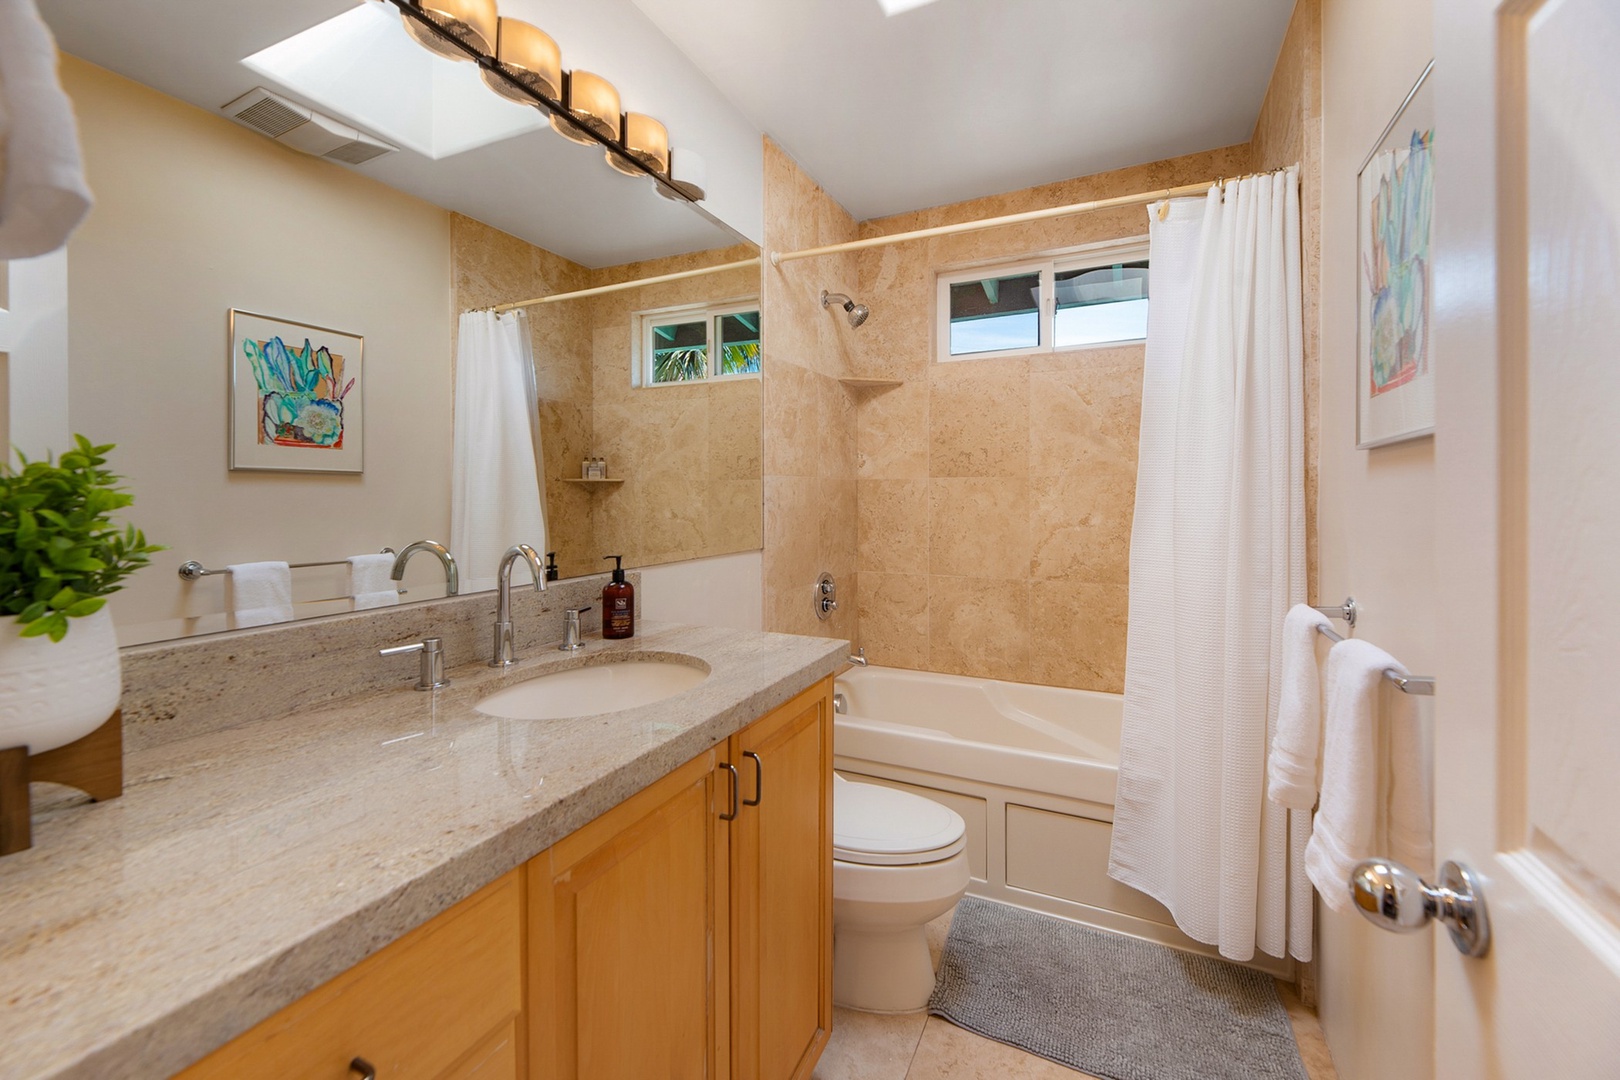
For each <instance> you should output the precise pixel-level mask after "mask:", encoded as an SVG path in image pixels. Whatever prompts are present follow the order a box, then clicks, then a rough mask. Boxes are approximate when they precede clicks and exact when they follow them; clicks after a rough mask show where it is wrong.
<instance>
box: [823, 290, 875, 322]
mask: <svg viewBox="0 0 1620 1080" xmlns="http://www.w3.org/2000/svg"><path fill="white" fill-rule="evenodd" d="M829 304H837V305H838V306H839V307H841V308H843V309H844V311H845V312H846V313H848V315H849V325H850V326H851V327H856V326H859V325H861V323H863V322H865V321H866V320H867V318H868V317H869V316H870V315H871V314H872V309H871V308H869V307H867V306H866V305H865V304H857V303H856V302H855V301H853V300H851V299H850V298H849V297H847V296H845V295H844V294H843V293H830V292H828V291H827V290H826V289H822V290H821V306H822V307H823V308H826V307H827V305H829Z"/></svg>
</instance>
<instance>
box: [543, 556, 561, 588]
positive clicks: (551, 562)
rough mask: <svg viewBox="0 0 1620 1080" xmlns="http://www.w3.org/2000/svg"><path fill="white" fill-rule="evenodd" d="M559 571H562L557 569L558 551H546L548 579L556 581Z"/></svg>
mask: <svg viewBox="0 0 1620 1080" xmlns="http://www.w3.org/2000/svg"><path fill="white" fill-rule="evenodd" d="M559 573H561V571H560V570H558V569H557V553H556V552H555V551H548V552H546V580H547V581H556V580H557V575H558V574H559Z"/></svg>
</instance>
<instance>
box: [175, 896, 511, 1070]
mask: <svg viewBox="0 0 1620 1080" xmlns="http://www.w3.org/2000/svg"><path fill="white" fill-rule="evenodd" d="M521 927H522V886H521V882H520V878H519V875H518V874H517V873H516V872H513V873H511V874H508V875H506V876H505V877H503V878H501V879H500V880H499V881H497V882H495V883H494V884H492V885H489V886H487V887H486V888H484V889H483V890H481V891H480V892H478V893H476V894H474V895H473V896H471V897H468V898H467V899H466V900H464V901H462V902H461V903H460V904H457V905H456V906H455V907H453V908H451V909H450V910H449V911H446V912H445V913H444V914H442V915H440V916H438V917H437V918H435V919H433V920H432V921H431V922H428V923H425V924H423V925H422V926H420V927H418V928H417V929H415V930H413V931H411V932H410V933H409V934H407V935H405V936H404V937H402V938H400V939H399V940H398V941H396V942H395V943H394V944H392V945H390V946H388V947H387V948H386V949H384V950H382V951H381V952H379V953H377V954H376V955H374V956H371V957H368V958H367V959H366V960H363V961H362V962H360V963H359V964H357V965H355V966H354V967H353V968H351V969H349V970H348V971H346V972H344V973H343V974H342V975H339V976H338V977H337V978H335V979H333V980H332V981H331V982H329V983H327V984H326V985H324V986H322V987H320V988H319V989H317V990H314V991H312V992H311V993H309V994H308V995H306V996H305V997H303V998H301V999H299V1000H298V1001H296V1002H294V1003H293V1004H291V1005H289V1006H287V1007H286V1008H285V1009H283V1010H281V1012H279V1013H277V1014H276V1015H274V1016H272V1017H270V1018H269V1019H268V1020H266V1021H264V1022H263V1023H261V1024H259V1025H258V1026H257V1027H255V1028H253V1029H252V1030H251V1031H249V1032H247V1033H246V1034H244V1035H242V1036H240V1037H239V1038H237V1039H236V1040H234V1041H232V1042H230V1043H227V1044H226V1045H225V1046H223V1047H221V1048H220V1049H219V1050H217V1051H215V1052H214V1053H213V1054H211V1055H209V1056H208V1057H206V1058H204V1059H203V1060H202V1061H200V1062H198V1063H197V1064H196V1065H193V1066H192V1067H191V1068H189V1069H187V1070H186V1071H185V1072H183V1073H181V1074H180V1076H181V1078H182V1080H215V1078H221V1080H223V1078H226V1077H229V1078H231V1080H254V1078H259V1077H263V1078H264V1080H293V1078H307V1080H353V1077H354V1074H352V1073H351V1072H350V1071H349V1062H350V1061H352V1060H353V1059H354V1058H356V1057H362V1058H365V1059H366V1060H367V1061H369V1062H370V1063H371V1064H372V1065H374V1066H375V1067H376V1069H377V1077H378V1080H434V1078H437V1077H439V1076H440V1075H441V1074H444V1073H446V1071H447V1070H449V1069H450V1068H451V1067H452V1066H460V1067H461V1068H462V1072H461V1073H460V1075H477V1076H479V1077H480V1078H483V1077H496V1076H500V1077H502V1080H505V1078H507V1077H512V1076H514V1075H515V1071H516V1070H515V1064H514V1065H513V1066H512V1067H510V1068H508V1069H507V1070H506V1071H505V1072H501V1071H500V1069H499V1068H498V1067H494V1068H492V1067H489V1066H490V1065H493V1064H495V1063H493V1062H488V1061H486V1060H485V1059H487V1058H488V1057H490V1056H491V1055H487V1054H486V1055H484V1056H483V1057H480V1056H479V1055H478V1054H477V1050H478V1049H479V1048H481V1047H484V1046H489V1047H491V1049H492V1052H493V1056H494V1057H495V1058H496V1060H497V1061H498V1060H499V1058H500V1053H499V1049H498V1038H499V1032H498V1030H497V1029H502V1028H505V1027H506V1025H508V1024H510V1022H511V1021H512V1018H514V1017H516V1016H517V1015H518V1014H519V1013H520V1012H521V1011H522V993H523V991H522V945H521V936H520V935H521ZM492 1039H494V1040H496V1041H495V1042H491V1041H490V1040H492ZM480 1064H482V1065H484V1066H485V1067H483V1068H477V1070H476V1072H475V1073H466V1072H465V1068H466V1067H468V1066H478V1065H480Z"/></svg>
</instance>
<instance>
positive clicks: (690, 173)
mask: <svg viewBox="0 0 1620 1080" xmlns="http://www.w3.org/2000/svg"><path fill="white" fill-rule="evenodd" d="M669 182H670V183H671V184H673V185H674V186H675V189H676V190H677V191H679V192H680V193H681V194H682V195H685V196H686V197H687V198H688V199H691V200H692V201H693V202H702V201H703V199H704V198H705V197H706V196H707V194H708V193H707V192H706V191H705V190H704V189H705V188H706V187H708V184H709V166H708V164H707V163H706V162H705V161H704V160H703V158H702V157H701V156H700V155H699V154H698V153H697V151H695V150H688V149H687V148H686V147H684V146H677V147H675V148H674V149H673V150H671V151H670V152H669ZM654 190H656V191H657V192H658V194H660V195H662V196H663V197H664V198H666V199H669V200H670V201H671V202H674V201H676V196H675V195H672V194H671V193H670V191H669V189H668V188H666V187H664V185H663V184H657V185H654Z"/></svg>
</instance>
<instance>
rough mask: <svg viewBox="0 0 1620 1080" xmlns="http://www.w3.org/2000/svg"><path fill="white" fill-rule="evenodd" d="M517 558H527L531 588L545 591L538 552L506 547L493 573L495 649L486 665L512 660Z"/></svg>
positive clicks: (524, 546) (507, 664) (508, 663)
mask: <svg viewBox="0 0 1620 1080" xmlns="http://www.w3.org/2000/svg"><path fill="white" fill-rule="evenodd" d="M519 559H525V560H527V561H528V564H529V572H530V573H532V574H533V575H534V591H535V592H545V591H546V564H545V563H544V562H542V561H541V559H540V553H539V552H537V551H535V550H534V548H532V547H530V546H529V545H528V544H514V545H513V546H512V547H509V548H507V549H506V554H505V555H503V556H501V568H500V570H499V571H498V572H497V573H496V576H495V581H496V589H497V592H496V600H495V648H494V652H493V654H492V655H491V656H490V658H489V666H490V667H495V668H504V667H511V666H512V664H513V663H514V661H515V660H516V657H514V656H513V655H512V564H513V563H515V562H517V561H518V560H519Z"/></svg>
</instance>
